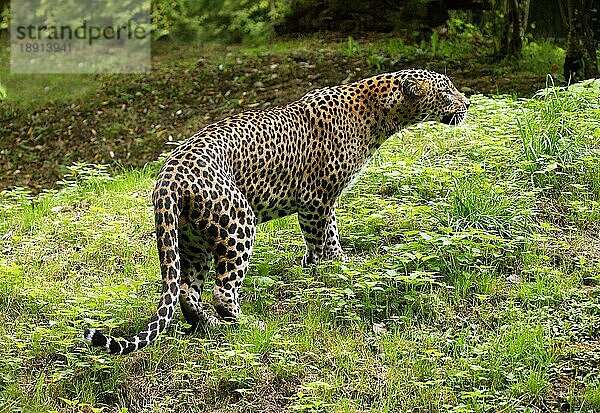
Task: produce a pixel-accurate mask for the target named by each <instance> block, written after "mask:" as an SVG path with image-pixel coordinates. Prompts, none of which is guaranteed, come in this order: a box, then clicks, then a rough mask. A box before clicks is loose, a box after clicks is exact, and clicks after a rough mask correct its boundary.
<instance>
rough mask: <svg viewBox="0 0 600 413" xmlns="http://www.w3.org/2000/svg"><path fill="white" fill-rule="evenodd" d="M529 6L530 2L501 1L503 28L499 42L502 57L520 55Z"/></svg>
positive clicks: (517, 0)
mask: <svg viewBox="0 0 600 413" xmlns="http://www.w3.org/2000/svg"><path fill="white" fill-rule="evenodd" d="M529 4H530V0H503V2H502V9H503V10H502V12H503V15H504V27H503V30H502V38H501V40H500V53H501V55H502V57H505V58H511V57H516V56H519V55H520V54H521V51H522V50H523V39H524V37H525V30H526V29H527V23H528V20H529Z"/></svg>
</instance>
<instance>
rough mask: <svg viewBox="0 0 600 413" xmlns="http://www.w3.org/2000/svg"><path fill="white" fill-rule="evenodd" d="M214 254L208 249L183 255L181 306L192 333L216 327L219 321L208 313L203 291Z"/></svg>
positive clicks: (197, 249)
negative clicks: (203, 301) (203, 299)
mask: <svg viewBox="0 0 600 413" xmlns="http://www.w3.org/2000/svg"><path fill="white" fill-rule="evenodd" d="M212 258H213V257H212V254H211V253H210V251H208V250H206V249H199V248H196V251H195V252H194V254H189V253H182V254H181V281H180V300H179V302H180V304H181V312H182V313H183V316H184V317H185V319H186V321H187V322H188V323H189V324H191V326H192V327H191V329H190V331H191V332H194V331H196V330H197V329H199V328H200V329H202V328H206V327H211V326H215V325H217V324H218V323H219V320H218V319H217V318H216V317H215V316H213V315H211V314H210V313H209V312H207V310H206V308H205V305H204V304H203V303H202V291H203V289H204V282H205V280H206V276H207V275H208V273H209V271H210V268H211V262H212Z"/></svg>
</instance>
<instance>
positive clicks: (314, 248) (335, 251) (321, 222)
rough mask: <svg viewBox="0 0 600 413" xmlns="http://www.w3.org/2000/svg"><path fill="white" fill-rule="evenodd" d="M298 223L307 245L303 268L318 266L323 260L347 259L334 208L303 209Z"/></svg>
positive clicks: (299, 214) (299, 213)
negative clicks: (312, 265) (311, 265)
mask: <svg viewBox="0 0 600 413" xmlns="http://www.w3.org/2000/svg"><path fill="white" fill-rule="evenodd" d="M298 222H299V223H300V229H301V230H302V235H303V236H304V244H305V245H306V252H305V253H304V257H302V266H304V267H306V266H308V265H310V264H317V263H318V262H319V261H320V260H321V258H328V259H332V258H344V257H345V254H344V251H343V250H342V246H341V245H340V239H339V235H338V229H337V223H336V220H335V213H334V211H333V208H331V207H326V206H318V207H313V206H311V207H308V208H305V209H302V210H300V211H298Z"/></svg>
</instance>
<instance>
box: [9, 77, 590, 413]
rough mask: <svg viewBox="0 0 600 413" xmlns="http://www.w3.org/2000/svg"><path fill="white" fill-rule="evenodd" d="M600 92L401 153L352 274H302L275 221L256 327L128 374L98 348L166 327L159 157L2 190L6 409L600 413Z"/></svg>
mask: <svg viewBox="0 0 600 413" xmlns="http://www.w3.org/2000/svg"><path fill="white" fill-rule="evenodd" d="M595 87H596V86H595V85H593V84H592V85H587V86H582V85H577V86H576V87H573V88H572V90H568V91H559V90H556V89H552V90H549V91H548V92H547V93H544V94H541V95H539V96H538V97H536V98H534V99H514V98H511V97H507V96H498V97H495V98H487V97H483V96H473V97H471V102H472V107H471V111H470V114H469V119H468V121H467V123H466V124H465V125H464V126H460V127H457V128H448V127H445V126H443V125H439V124H430V123H427V124H422V125H419V126H417V127H413V128H411V129H409V130H406V131H404V132H403V133H402V134H401V135H400V136H397V137H394V138H392V139H390V141H388V142H387V143H386V144H385V145H384V146H383V147H382V148H381V150H380V151H379V152H378V153H377V155H376V156H375V158H374V159H373V160H372V162H371V164H370V165H369V167H368V169H367V170H366V172H365V173H364V175H363V176H362V178H361V179H360V180H359V182H358V183H357V184H356V185H355V186H354V187H353V188H352V189H351V190H350V191H349V192H348V193H346V194H345V195H344V196H343V198H342V199H341V200H340V204H339V208H338V210H337V211H338V213H337V215H338V220H339V225H340V228H341V236H342V242H343V244H344V246H345V248H346V250H347V252H348V253H349V257H350V259H349V261H348V262H345V263H341V262H328V263H323V264H322V265H319V266H317V267H314V268H310V269H303V268H301V267H299V266H298V265H297V264H296V262H297V261H296V260H297V257H299V256H300V255H301V254H302V251H303V246H302V240H301V237H300V235H299V230H298V225H297V222H296V220H295V219H294V217H288V218H284V219H281V220H277V221H273V222H269V223H267V224H265V225H262V226H261V227H260V230H259V233H258V239H257V244H256V250H255V254H254V256H253V260H252V264H251V269H250V272H249V275H248V277H247V279H246V281H245V284H244V289H243V297H244V305H243V310H244V313H245V317H244V319H243V320H242V322H241V323H240V325H239V326H238V327H237V328H227V327H223V328H217V329H214V330H211V331H210V332H209V333H208V334H207V335H206V336H204V337H203V336H186V335H185V334H184V333H183V331H184V329H185V327H186V326H185V323H184V322H183V320H181V319H176V320H175V321H174V323H173V324H172V326H171V328H170V329H169V331H168V332H166V333H165V334H163V335H162V336H161V337H160V338H159V340H158V341H157V342H156V344H154V345H153V346H150V347H149V348H147V349H144V350H143V351H140V352H137V353H135V354H133V355H132V356H130V357H121V358H117V357H114V358H113V357H108V356H106V355H104V354H102V353H98V352H96V351H92V350H90V349H89V348H87V347H86V346H85V345H84V344H83V343H82V341H81V331H82V329H83V327H84V326H89V325H92V326H95V327H101V328H103V329H105V330H107V331H112V332H113V333H116V334H123V335H127V334H129V333H132V332H133V331H135V330H136V329H138V328H139V327H141V326H142V325H143V324H144V323H145V322H146V320H147V318H148V317H149V316H150V314H151V313H152V312H153V311H154V307H155V304H156V302H157V295H158V291H159V289H160V285H159V281H158V262H157V254H156V251H155V246H154V239H153V227H152V219H151V216H152V211H151V205H150V200H149V193H150V191H151V189H152V186H153V182H154V179H155V176H156V173H157V169H158V167H159V165H160V161H158V162H154V163H151V164H149V165H148V166H146V167H145V168H143V169H138V170H127V171H122V172H121V173H119V174H116V175H109V174H108V173H107V170H106V168H104V167H102V166H94V165H86V164H77V165H73V166H72V167H71V168H70V169H69V173H68V174H67V175H66V176H65V178H64V179H63V181H62V183H61V186H62V188H61V189H58V190H51V191H45V192H43V193H41V194H40V195H38V196H33V195H31V194H30V193H28V192H27V191H25V190H15V191H11V192H3V193H2V196H1V197H0V211H1V213H0V250H1V251H2V255H0V303H1V305H2V308H3V311H2V312H1V313H0V320H1V323H0V343H1V344H2V345H1V346H0V410H1V411H21V412H46V411H48V412H49V411H59V412H75V411H86V412H99V411H104V412H109V411H110V412H112V411H115V412H125V411H127V412H138V411H157V412H158V411H182V412H185V411H206V412H216V411H228V412H229V411H231V412H252V411H256V412H270V411H274V412H275V411H296V412H365V411H368V412H398V411H407V412H408V411H412V412H437V411H440V412H441V411H444V412H488V411H496V412H509V411H510V412H513V411H523V412H526V411H556V412H558V411H569V412H593V411H596V410H597V409H598V408H599V406H600V404H599V400H600V397H599V394H600V392H599V390H598V388H599V387H598V380H597V377H598V374H599V373H600V371H599V370H598V364H597V360H598V359H599V358H600V353H599V352H598V347H597V344H596V343H597V340H598V339H599V334H600V331H599V330H598V321H599V320H598V305H599V301H598V297H600V294H599V292H600V289H599V288H600V287H598V285H599V284H600V278H599V277H598V275H597V274H598V273H599V270H600V262H599V260H598V238H597V218H598V196H599V195H600V193H599V192H598V188H600V183H599V181H598V180H599V179H600V177H599V175H598V169H597V166H596V165H598V161H599V160H600V159H599V157H600V154H599V152H598V142H599V141H600V135H599V134H598V131H599V130H600V129H599V128H598V125H599V123H600V111H599V108H598V103H597V100H594V99H593V96H597V93H598V91H597V89H595ZM554 163H556V164H557V165H559V166H557V167H552V168H550V167H549V165H552V164H554ZM208 290H210V289H208ZM206 298H207V299H210V295H209V294H208V293H207V297H206ZM256 321H260V322H262V324H264V327H263V328H261V327H260V326H259V324H260V323H256ZM594 360H595V361H594Z"/></svg>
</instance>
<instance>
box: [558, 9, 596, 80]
mask: <svg viewBox="0 0 600 413" xmlns="http://www.w3.org/2000/svg"><path fill="white" fill-rule="evenodd" d="M592 4H593V0H560V1H559V5H560V12H561V15H562V17H563V22H564V23H565V25H566V26H567V30H568V35H567V51H566V54H565V64H564V68H563V69H564V75H565V81H567V82H568V83H571V82H573V81H580V80H583V79H590V78H596V77H598V61H597V58H596V48H597V46H598V41H597V40H596V39H595V37H594V31H593V30H592V14H593V13H592Z"/></svg>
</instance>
